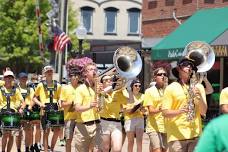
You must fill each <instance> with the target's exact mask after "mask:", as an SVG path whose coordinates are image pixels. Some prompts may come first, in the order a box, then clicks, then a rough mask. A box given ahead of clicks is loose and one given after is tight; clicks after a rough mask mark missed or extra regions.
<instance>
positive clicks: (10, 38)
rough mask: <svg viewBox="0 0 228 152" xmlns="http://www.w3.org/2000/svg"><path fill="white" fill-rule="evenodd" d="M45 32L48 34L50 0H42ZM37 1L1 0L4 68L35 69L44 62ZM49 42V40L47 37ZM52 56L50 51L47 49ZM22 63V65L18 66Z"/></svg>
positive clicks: (0, 55) (0, 39)
mask: <svg viewBox="0 0 228 152" xmlns="http://www.w3.org/2000/svg"><path fill="white" fill-rule="evenodd" d="M40 2H41V3H40V8H42V9H41V21H42V26H41V28H42V34H43V38H45V37H47V34H48V33H47V27H46V26H45V25H44V23H45V22H46V20H47V17H46V13H47V12H48V11H49V10H50V9H51V8H50V5H49V2H48V1H40ZM35 8H36V1H35V0H0V20H1V22H0V68H1V69H2V68H4V67H6V66H9V67H11V68H12V69H13V71H15V72H19V71H21V70H26V71H28V69H29V71H28V72H35V71H37V68H40V67H42V66H43V65H42V64H43V63H42V60H41V57H40V53H39V40H38V24H37V18H36V14H35ZM43 42H45V39H43ZM46 55H47V56H48V52H47V51H46ZM18 65H20V66H18Z"/></svg>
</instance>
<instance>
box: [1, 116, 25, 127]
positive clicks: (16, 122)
mask: <svg viewBox="0 0 228 152" xmlns="http://www.w3.org/2000/svg"><path fill="white" fill-rule="evenodd" d="M20 127H21V115H20V114H19V113H12V112H4V113H1V128H2V129H5V130H19V129H20Z"/></svg>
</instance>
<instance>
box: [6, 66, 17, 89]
mask: <svg viewBox="0 0 228 152" xmlns="http://www.w3.org/2000/svg"><path fill="white" fill-rule="evenodd" d="M14 78H15V76H14V74H13V72H12V71H10V70H7V71H5V72H4V74H3V80H4V81H5V86H6V87H10V86H12V85H13V81H14Z"/></svg>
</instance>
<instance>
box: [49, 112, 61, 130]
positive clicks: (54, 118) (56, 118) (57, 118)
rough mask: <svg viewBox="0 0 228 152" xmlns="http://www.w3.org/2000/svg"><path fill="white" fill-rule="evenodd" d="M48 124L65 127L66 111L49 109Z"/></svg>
mask: <svg viewBox="0 0 228 152" xmlns="http://www.w3.org/2000/svg"><path fill="white" fill-rule="evenodd" d="M46 118H47V124H48V125H49V127H63V126H64V112H63V110H62V111H57V110H53V111H47V112H46Z"/></svg>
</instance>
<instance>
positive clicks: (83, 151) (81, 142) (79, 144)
mask: <svg viewBox="0 0 228 152" xmlns="http://www.w3.org/2000/svg"><path fill="white" fill-rule="evenodd" d="M82 77H83V78H84V84H82V85H80V86H79V87H78V88H77V90H76V95H75V96H76V97H77V98H76V99H75V110H76V111H77V112H79V115H78V117H77V119H76V122H77V123H76V128H75V142H76V146H75V147H76V151H77V152H88V151H89V149H90V148H92V150H94V151H100V150H101V141H102V139H101V134H102V133H101V125H100V116H99V114H98V112H97V107H98V102H97V97H96V96H97V94H98V92H97V90H98V89H97V88H96V87H97V85H96V83H97V82H96V77H97V67H96V65H95V63H89V64H87V65H85V66H84V68H83V72H82Z"/></svg>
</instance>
